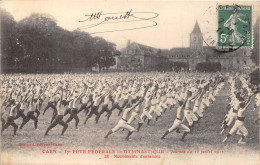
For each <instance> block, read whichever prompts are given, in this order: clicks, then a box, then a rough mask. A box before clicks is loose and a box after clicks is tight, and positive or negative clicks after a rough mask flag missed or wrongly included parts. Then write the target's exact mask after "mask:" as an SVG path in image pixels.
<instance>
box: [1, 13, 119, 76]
mask: <svg viewBox="0 0 260 165" xmlns="http://www.w3.org/2000/svg"><path fill="white" fill-rule="evenodd" d="M1 15H2V17H1V21H2V24H1V34H2V37H1V44H2V45H1V46H2V54H3V61H2V64H4V65H2V66H3V68H5V70H4V71H3V72H9V71H10V70H12V71H13V72H48V73H49V72H64V71H66V72H67V71H69V72H70V71H73V72H74V71H76V72H77V71H89V70H90V69H91V68H92V67H93V66H95V65H99V66H100V68H108V67H110V66H112V65H114V64H115V59H114V56H118V55H120V52H119V51H118V50H117V49H116V45H115V44H114V43H111V42H107V41H106V40H104V39H103V38H100V37H94V38H93V37H91V36H90V35H89V34H88V33H86V32H83V31H78V30H76V31H72V32H71V31H68V30H65V29H63V28H61V27H59V26H58V25H57V24H56V20H55V19H54V18H53V17H52V16H51V15H48V14H36V13H34V14H31V15H30V16H29V17H27V18H24V19H22V20H21V21H19V22H18V23H16V22H15V21H14V19H13V17H12V16H11V15H10V14H9V13H7V12H6V11H4V10H1Z"/></svg>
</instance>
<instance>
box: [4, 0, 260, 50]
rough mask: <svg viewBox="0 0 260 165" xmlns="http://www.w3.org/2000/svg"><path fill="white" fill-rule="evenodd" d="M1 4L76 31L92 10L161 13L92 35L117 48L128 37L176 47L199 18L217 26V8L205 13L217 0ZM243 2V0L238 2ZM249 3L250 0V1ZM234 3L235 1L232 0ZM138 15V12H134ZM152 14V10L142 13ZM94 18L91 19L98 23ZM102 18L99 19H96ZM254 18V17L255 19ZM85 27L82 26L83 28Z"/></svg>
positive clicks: (21, 15)
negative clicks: (42, 15)
mask: <svg viewBox="0 0 260 165" xmlns="http://www.w3.org/2000/svg"><path fill="white" fill-rule="evenodd" d="M1 3H2V5H1V6H2V8H4V9H6V10H7V11H8V12H10V13H11V14H12V15H13V16H14V18H15V20H16V21H19V20H21V19H23V18H25V17H28V16H30V14H31V13H48V14H50V15H52V16H53V17H54V18H55V19H56V21H57V24H58V25H59V26H61V27H63V28H64V29H67V30H70V31H73V30H75V29H77V28H78V27H80V26H82V25H85V24H86V23H85V24H84V23H82V22H79V21H80V20H84V19H86V18H88V17H86V16H85V15H86V14H92V13H97V12H100V11H102V13H117V12H127V11H129V10H131V9H132V12H155V13H158V14H159V16H158V17H156V18H154V19H153V21H155V22H157V26H154V27H150V28H145V29H138V30H131V31H119V32H112V33H99V34H92V36H101V37H103V38H105V39H106V40H108V41H111V42H114V43H115V44H116V45H117V47H118V49H121V48H123V47H125V45H126V43H127V40H131V41H135V42H138V43H141V44H145V45H148V46H152V47H156V48H161V49H170V48H173V47H188V46H189V35H190V33H191V31H192V30H193V27H194V24H195V22H196V20H198V22H199V25H200V26H201V28H202V29H201V30H202V32H205V27H204V25H205V24H204V23H203V20H205V19H209V20H210V21H211V26H212V27H211V28H212V29H215V28H216V27H215V26H216V25H215V23H216V12H215V11H214V12H215V13H213V14H209V13H206V14H205V11H207V9H208V8H209V7H211V9H213V8H214V7H216V2H205V1H201V2H190V1H182V2H181V1H165V0H164V1H160V2H159V1H149V2H148V1H130V0H129V1H117V0H116V1H115V0H114V1H113V2H112V1H111V0H103V1H101V0H99V1H97V0H95V1H94V0H93V1H92V0H70V1H68V0H56V1H53V0H16V1H13V0H3V2H1ZM236 3H237V4H239V3H240V4H241V2H236ZM247 3H248V4H250V2H247ZM231 4H232V3H231ZM259 6H260V5H259V2H257V3H256V2H254V11H255V12H254V17H255V18H256V16H258V13H259V12H258V13H257V12H256V10H258V11H259V8H260V7H259ZM135 15H136V14H135ZM143 16H144V17H147V16H150V15H149V14H146V15H143ZM95 21H96V20H94V21H92V22H91V23H98V22H95ZM97 21H99V20H97ZM253 22H255V20H254V21H253ZM88 23H89V22H88ZM153 24H154V23H153V22H149V21H137V22H131V23H121V24H113V25H100V26H98V27H95V28H91V29H85V31H86V32H90V33H91V32H97V31H99V29H103V28H104V29H106V28H108V27H109V30H114V29H125V27H131V28H132V27H141V26H149V25H153ZM82 30H83V29H82Z"/></svg>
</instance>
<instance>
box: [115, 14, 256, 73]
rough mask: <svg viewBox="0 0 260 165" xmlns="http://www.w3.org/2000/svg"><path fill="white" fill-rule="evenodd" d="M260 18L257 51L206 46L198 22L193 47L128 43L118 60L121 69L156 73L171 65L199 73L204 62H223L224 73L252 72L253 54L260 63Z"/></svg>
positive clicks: (195, 27) (192, 36) (194, 32)
mask: <svg viewBox="0 0 260 165" xmlns="http://www.w3.org/2000/svg"><path fill="white" fill-rule="evenodd" d="M259 22H260V21H259V18H258V20H257V22H256V25H255V26H254V43H255V45H254V49H248V48H240V49H238V50H235V51H232V52H225V53H223V52H221V51H218V50H216V48H215V47H210V46H203V35H202V32H201V30H200V27H199V24H198V22H197V21H196V23H195V26H194V28H193V31H192V32H191V33H190V47H186V48H183V47H180V48H172V49H170V50H160V49H156V48H153V47H149V46H146V45H142V44H139V43H135V42H132V43H130V42H128V44H127V46H126V48H125V49H123V50H122V55H121V56H120V57H119V58H118V63H117V69H118V70H128V71H153V70H158V68H159V67H160V66H163V65H169V62H170V63H172V64H173V65H174V63H177V62H182V63H185V64H187V66H188V69H189V70H196V65H197V64H198V63H201V62H219V63H220V64H221V70H222V71H228V70H236V71H242V70H252V69H254V68H255V64H254V63H253V61H252V60H251V55H252V52H254V53H255V54H256V59H255V60H259Z"/></svg>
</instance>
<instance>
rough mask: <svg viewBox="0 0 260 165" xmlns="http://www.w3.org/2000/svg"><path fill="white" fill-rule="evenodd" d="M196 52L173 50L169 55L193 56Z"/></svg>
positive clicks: (182, 49)
mask: <svg viewBox="0 0 260 165" xmlns="http://www.w3.org/2000/svg"><path fill="white" fill-rule="evenodd" d="M193 51H194V50H192V49H191V48H173V49H171V50H170V52H169V55H185V56H186V55H192V53H193Z"/></svg>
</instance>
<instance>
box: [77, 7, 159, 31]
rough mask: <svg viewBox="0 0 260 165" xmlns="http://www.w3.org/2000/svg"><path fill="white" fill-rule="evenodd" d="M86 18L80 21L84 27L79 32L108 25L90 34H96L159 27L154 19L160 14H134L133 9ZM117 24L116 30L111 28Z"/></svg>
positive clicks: (79, 28)
mask: <svg viewBox="0 0 260 165" xmlns="http://www.w3.org/2000/svg"><path fill="white" fill-rule="evenodd" d="M85 16H86V17H87V18H86V19H84V20H80V21H79V22H80V23H83V25H82V26H80V27H78V28H77V30H83V29H84V30H86V29H89V30H90V29H92V30H93V28H97V26H100V25H106V27H104V26H102V29H101V30H99V31H93V32H90V34H96V33H107V32H116V31H126V30H136V29H144V28H150V27H154V26H156V25H157V22H155V21H154V18H156V17H158V16H159V14H158V13H155V12H133V11H132V9H131V10H129V11H127V12H118V13H103V12H102V11H100V12H96V13H92V14H90V15H89V14H86V15H85ZM115 24H116V25H117V26H116V28H115V27H113V26H111V25H115ZM103 27H104V28H103ZM126 27H127V28H126Z"/></svg>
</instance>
